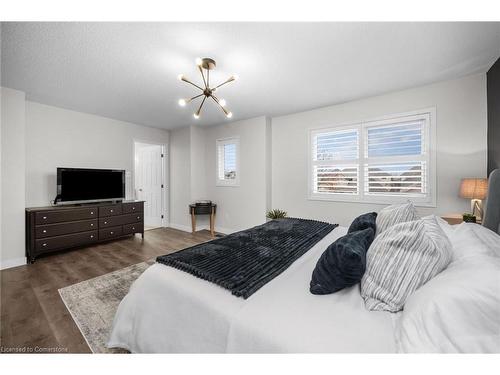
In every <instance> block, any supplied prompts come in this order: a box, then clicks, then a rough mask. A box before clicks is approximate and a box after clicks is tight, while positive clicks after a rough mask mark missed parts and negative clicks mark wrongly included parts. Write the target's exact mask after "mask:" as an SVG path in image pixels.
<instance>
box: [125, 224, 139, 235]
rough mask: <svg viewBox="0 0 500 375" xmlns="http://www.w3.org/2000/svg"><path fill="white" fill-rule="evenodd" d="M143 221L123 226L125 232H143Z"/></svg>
mask: <svg viewBox="0 0 500 375" xmlns="http://www.w3.org/2000/svg"><path fill="white" fill-rule="evenodd" d="M142 227H143V225H142V223H141V224H139V223H135V224H127V225H124V226H123V234H133V233H142Z"/></svg>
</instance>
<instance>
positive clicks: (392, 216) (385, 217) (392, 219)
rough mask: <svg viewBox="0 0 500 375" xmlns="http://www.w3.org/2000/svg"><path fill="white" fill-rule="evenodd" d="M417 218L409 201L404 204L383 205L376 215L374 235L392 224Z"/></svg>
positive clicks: (415, 211)
mask: <svg viewBox="0 0 500 375" xmlns="http://www.w3.org/2000/svg"><path fill="white" fill-rule="evenodd" d="M417 219H418V215H417V210H416V209H415V206H413V203H411V202H410V201H408V203H404V204H393V205H392V206H388V207H385V208H383V209H382V210H380V212H379V213H378V215H377V221H376V228H377V233H376V236H378V235H379V234H381V233H382V232H384V231H385V230H386V229H388V228H390V227H392V226H393V225H396V224H400V223H405V222H407V221H413V220H417Z"/></svg>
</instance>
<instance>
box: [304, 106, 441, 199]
mask: <svg viewBox="0 0 500 375" xmlns="http://www.w3.org/2000/svg"><path fill="white" fill-rule="evenodd" d="M419 119H424V120H425V123H424V136H423V137H424V140H423V142H422V147H423V148H425V150H426V153H425V155H424V156H421V157H420V158H419V157H418V156H417V157H415V156H409V157H406V156H396V157H394V156H384V157H372V158H368V140H367V134H368V129H369V128H372V127H375V126H381V125H385V124H387V125H390V124H391V123H393V122H395V121H400V122H403V121H412V120H419ZM350 129H352V130H357V131H358V135H359V137H358V159H357V160H353V161H352V162H351V161H350V160H343V161H336V162H338V164H339V165H347V164H355V163H356V162H357V163H358V164H357V166H358V194H356V195H355V194H343V193H316V192H314V176H313V171H314V166H315V165H316V163H315V162H314V160H313V140H314V138H313V137H314V136H315V135H316V134H319V133H325V132H328V131H332V132H333V131H344V130H350ZM426 140H428V141H426ZM307 147H308V148H307V155H308V170H307V191H308V197H307V199H308V200H314V201H331V202H352V203H372V204H384V205H385V204H394V203H400V202H406V201H407V200H408V199H409V200H411V201H412V202H413V203H414V204H415V205H416V206H420V207H436V201H437V197H436V196H437V190H436V184H437V177H436V108H435V107H430V108H425V109H421V110H415V111H409V112H404V113H397V114H391V115H386V116H381V117H378V118H372V119H368V120H363V121H359V122H355V123H348V124H346V123H344V124H340V125H336V126H335V125H333V126H332V125H329V126H321V127H315V128H310V129H309V131H308V142H307ZM390 159H392V160H396V159H398V160H399V161H401V162H404V161H421V160H420V159H422V161H425V163H426V168H427V173H426V174H425V178H427V180H428V181H427V184H426V187H427V190H428V193H427V195H426V196H424V197H422V196H418V195H413V196H412V195H411V194H407V195H393V196H391V195H382V194H380V195H379V194H368V193H367V192H366V190H365V189H366V185H365V169H366V167H367V165H368V162H370V164H373V163H374V162H384V161H388V160H390ZM404 159H407V160H404ZM328 162H330V163H332V161H328ZM333 162H335V161H333ZM325 164H326V163H325Z"/></svg>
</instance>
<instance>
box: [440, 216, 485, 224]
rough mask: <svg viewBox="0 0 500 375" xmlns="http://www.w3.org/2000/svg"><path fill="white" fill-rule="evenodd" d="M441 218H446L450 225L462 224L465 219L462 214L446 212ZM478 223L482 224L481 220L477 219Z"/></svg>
mask: <svg viewBox="0 0 500 375" xmlns="http://www.w3.org/2000/svg"><path fill="white" fill-rule="evenodd" d="M441 218H442V219H443V220H446V221H447V222H448V224H450V225H455V224H460V223H463V221H464V218H463V216H462V214H446V215H443V216H441ZM476 224H481V220H480V219H477V221H476Z"/></svg>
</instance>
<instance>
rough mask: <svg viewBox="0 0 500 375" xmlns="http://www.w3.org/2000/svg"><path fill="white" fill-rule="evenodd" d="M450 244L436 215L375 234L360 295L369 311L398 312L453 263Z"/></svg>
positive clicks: (367, 258)
mask: <svg viewBox="0 0 500 375" xmlns="http://www.w3.org/2000/svg"><path fill="white" fill-rule="evenodd" d="M451 256H452V248H451V243H450V240H449V239H448V237H447V236H446V234H445V233H444V232H443V230H442V229H441V227H440V226H439V224H438V222H437V220H436V217H435V216H429V217H426V218H424V219H421V220H416V221H409V222H406V223H401V224H396V225H394V226H392V227H391V228H389V229H388V230H386V231H385V232H384V233H383V234H381V235H380V236H378V237H376V238H375V240H374V241H373V243H372V245H371V246H370V248H369V250H368V253H367V257H366V272H365V274H364V276H363V278H362V279H361V296H362V297H363V299H364V300H365V306H366V307H367V308H368V309H369V310H384V311H391V312H397V311H400V310H402V309H403V306H404V304H405V302H406V299H407V298H408V297H409V296H410V295H411V294H412V293H413V292H414V291H415V290H416V289H417V288H419V287H420V286H422V285H423V284H425V283H426V282H427V281H429V280H430V279H431V278H433V277H434V276H435V275H437V274H438V273H439V272H441V271H442V270H443V269H444V268H446V266H447V265H448V264H449V263H450V261H451Z"/></svg>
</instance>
